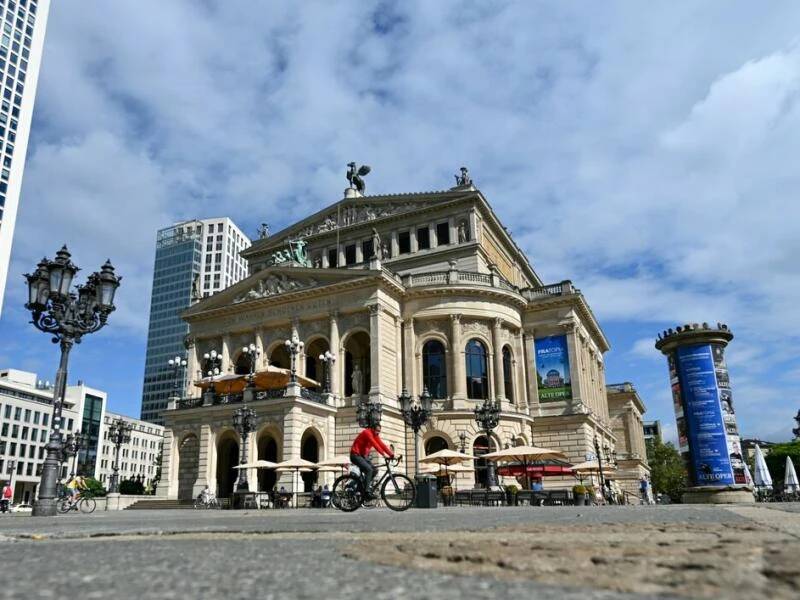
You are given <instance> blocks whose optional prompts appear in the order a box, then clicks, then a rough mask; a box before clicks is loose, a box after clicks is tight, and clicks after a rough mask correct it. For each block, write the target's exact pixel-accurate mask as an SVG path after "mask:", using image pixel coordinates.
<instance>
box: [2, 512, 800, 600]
mask: <svg viewBox="0 0 800 600" xmlns="http://www.w3.org/2000/svg"><path fill="white" fill-rule="evenodd" d="M798 509H800V507H795V506H793V505H783V506H781V505H757V506H742V507H697V506H666V507H552V508H550V507H533V508H531V507H520V508H467V507H463V508H447V509H441V508H440V509H437V510H411V511H408V512H406V513H400V514H398V513H392V512H389V511H386V510H384V509H376V510H371V511H358V512H356V513H353V514H349V515H348V514H344V513H340V512H337V511H333V510H283V511H198V512H195V511H123V512H121V513H97V514H94V515H89V516H83V515H66V516H59V517H53V518H33V517H27V516H25V517H23V516H6V517H2V518H0V547H2V552H3V553H2V556H3V568H2V570H0V598H20V597H25V598H55V597H57V596H58V595H59V593H60V590H62V589H63V588H64V585H65V581H66V579H65V578H66V577H67V576H68V574H72V575H70V576H69V581H70V583H69V585H70V586H73V585H77V586H80V589H81V590H85V592H83V591H82V593H81V596H82V597H83V598H107V597H115V598H145V597H146V598H187V597H200V596H202V597H205V598H210V597H219V596H224V597H226V598H259V599H261V598H306V597H307V598H312V597H313V598H319V596H320V595H323V596H325V597H326V599H330V598H348V599H350V598H353V597H371V598H376V599H382V598H462V599H468V598H482V599H484V598H486V597H487V596H493V597H496V596H497V595H503V596H506V597H512V596H517V597H519V598H525V599H526V600H527V599H550V598H552V599H555V598H561V599H572V598H576V599H577V598H581V599H585V598H603V599H614V600H621V599H623V598H624V599H643V598H661V599H663V598H686V597H689V598H710V597H715V598H776V599H779V600H780V599H784V598H787V599H788V598H793V599H794V598H797V597H800V567H798V565H797V559H796V557H797V556H798V551H800V510H798ZM36 565H42V566H44V567H46V568H34V566H36Z"/></svg>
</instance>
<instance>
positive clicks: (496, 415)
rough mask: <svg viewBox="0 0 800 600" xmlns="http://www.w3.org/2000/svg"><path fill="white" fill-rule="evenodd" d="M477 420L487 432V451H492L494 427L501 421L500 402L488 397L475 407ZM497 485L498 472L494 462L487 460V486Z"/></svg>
mask: <svg viewBox="0 0 800 600" xmlns="http://www.w3.org/2000/svg"><path fill="white" fill-rule="evenodd" d="M475 421H477V423H478V425H480V427H481V429H483V430H484V431H485V432H486V446H487V453H489V452H491V451H492V437H491V433H492V429H494V428H495V427H497V424H498V423H500V404H499V403H497V402H492V401H491V400H489V399H488V398H486V399H485V400H484V401H483V404H482V405H480V406H476V407H475ZM496 485H497V474H496V472H495V470H494V463H493V462H492V461H486V487H487V488H490V487H493V486H496Z"/></svg>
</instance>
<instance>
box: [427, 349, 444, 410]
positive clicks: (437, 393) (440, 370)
mask: <svg viewBox="0 0 800 600" xmlns="http://www.w3.org/2000/svg"><path fill="white" fill-rule="evenodd" d="M422 383H423V385H425V386H427V387H428V393H429V394H430V395H431V398H437V399H438V398H447V363H446V361H445V354H444V344H442V342H439V341H437V340H432V341H430V342H426V343H425V345H424V346H423V347H422Z"/></svg>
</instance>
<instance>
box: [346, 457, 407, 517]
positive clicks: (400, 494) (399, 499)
mask: <svg viewBox="0 0 800 600" xmlns="http://www.w3.org/2000/svg"><path fill="white" fill-rule="evenodd" d="M402 458H403V457H402V456H397V457H395V458H384V459H383V461H384V463H385V465H384V466H385V470H383V471H382V473H381V475H380V476H379V477H378V476H377V474H376V477H375V478H374V479H373V481H372V489H371V490H370V492H371V495H367V494H366V491H365V487H364V486H365V484H364V477H363V475H362V473H361V470H360V469H359V468H358V467H356V466H355V465H352V466H351V467H350V473H346V474H344V475H341V476H340V477H338V478H337V479H336V481H334V482H333V488H332V489H331V504H333V505H334V506H335V507H336V508H338V509H339V510H341V511H344V512H353V511H354V510H358V508H359V507H362V506H363V507H364V508H371V507H373V506H376V505H377V503H378V492H379V490H380V499H381V500H382V501H383V503H384V504H385V505H386V506H388V507H389V508H391V509H392V510H396V511H403V510H407V509H408V508H409V507H410V506H411V505H412V504H414V500H415V499H416V497H417V488H416V486H415V485H414V482H413V481H411V479H409V478H408V477H406V476H405V475H403V474H401V473H395V472H394V471H392V466H396V465H398V464H399V463H400V461H401V460H402Z"/></svg>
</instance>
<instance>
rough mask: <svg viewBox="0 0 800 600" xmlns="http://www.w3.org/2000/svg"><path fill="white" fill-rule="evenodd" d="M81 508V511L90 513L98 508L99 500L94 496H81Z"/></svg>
mask: <svg viewBox="0 0 800 600" xmlns="http://www.w3.org/2000/svg"><path fill="white" fill-rule="evenodd" d="M78 508H80V509H81V512H82V513H84V514H87V515H88V514H90V513H93V512H94V509H95V508H97V502H95V499H94V498H89V497H87V498H81V503H80V505H79V506H78Z"/></svg>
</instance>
